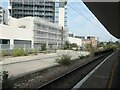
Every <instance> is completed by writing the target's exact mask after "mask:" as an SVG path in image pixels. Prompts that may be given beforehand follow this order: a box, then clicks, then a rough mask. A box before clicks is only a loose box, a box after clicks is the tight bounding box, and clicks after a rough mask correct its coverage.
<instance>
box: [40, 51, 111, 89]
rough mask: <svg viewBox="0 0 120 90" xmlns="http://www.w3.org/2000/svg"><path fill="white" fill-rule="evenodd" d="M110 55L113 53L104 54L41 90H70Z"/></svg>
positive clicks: (41, 87)
mask: <svg viewBox="0 0 120 90" xmlns="http://www.w3.org/2000/svg"><path fill="white" fill-rule="evenodd" d="M110 54H111V53H107V54H104V55H102V56H101V57H99V58H97V59H94V60H93V61H90V62H88V63H86V64H84V65H82V66H80V67H77V68H75V69H74V70H71V71H69V72H68V73H66V74H64V75H61V76H59V77H58V78H56V79H54V80H52V81H50V82H48V83H46V84H44V85H43V86H40V87H39V89H41V90H50V89H56V88H62V89H68V90H70V89H72V88H73V87H74V86H75V85H76V84H77V83H78V82H79V81H81V80H82V79H83V78H84V77H85V76H86V75H87V74H88V73H89V72H91V71H92V70H93V69H94V68H95V67H96V66H97V65H98V64H100V63H101V62H102V61H103V60H104V59H105V58H106V57H108V55H110Z"/></svg>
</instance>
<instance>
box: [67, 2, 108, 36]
mask: <svg viewBox="0 0 120 90" xmlns="http://www.w3.org/2000/svg"><path fill="white" fill-rule="evenodd" d="M79 3H80V2H79ZM80 4H81V3H80ZM72 5H73V4H72ZM67 6H69V7H70V8H71V9H72V10H74V11H75V12H77V13H78V14H80V15H81V16H82V17H84V18H85V19H86V20H87V21H89V22H90V23H91V24H93V25H94V26H96V27H98V29H101V30H102V32H103V30H104V29H103V28H101V27H100V26H98V25H96V24H95V23H94V22H92V21H91V20H90V19H89V18H88V17H86V16H85V15H83V14H82V13H80V12H79V11H78V9H77V10H76V9H75V8H73V7H72V6H71V5H69V4H67ZM74 7H75V6H74ZM84 9H85V8H84ZM96 21H97V20H96ZM97 22H98V21H97ZM99 23H100V22H99ZM103 35H104V34H103ZM105 36H106V35H105Z"/></svg>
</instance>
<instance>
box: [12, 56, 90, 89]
mask: <svg viewBox="0 0 120 90" xmlns="http://www.w3.org/2000/svg"><path fill="white" fill-rule="evenodd" d="M90 60H91V59H90V58H85V59H77V60H74V61H72V62H71V64H70V65H68V66H63V65H58V66H55V67H52V68H48V69H46V70H43V71H41V72H40V73H39V74H38V75H36V76H35V77H32V78H29V79H27V80H23V81H20V82H16V83H15V86H14V88H39V87H40V86H42V85H44V84H45V83H48V82H49V81H51V80H53V79H55V78H57V77H58V76H60V75H62V74H65V73H67V72H69V71H70V70H72V69H74V68H76V67H78V66H80V65H81V64H84V63H86V62H88V61H90Z"/></svg>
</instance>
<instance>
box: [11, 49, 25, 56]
mask: <svg viewBox="0 0 120 90" xmlns="http://www.w3.org/2000/svg"><path fill="white" fill-rule="evenodd" d="M23 54H24V50H23V49H21V48H15V49H13V56H14V57H17V56H22V55H23Z"/></svg>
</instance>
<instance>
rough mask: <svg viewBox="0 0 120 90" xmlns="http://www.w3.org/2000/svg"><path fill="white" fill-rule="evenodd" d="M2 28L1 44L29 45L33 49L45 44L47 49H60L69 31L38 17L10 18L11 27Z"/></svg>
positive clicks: (0, 30) (3, 26)
mask: <svg viewBox="0 0 120 90" xmlns="http://www.w3.org/2000/svg"><path fill="white" fill-rule="evenodd" d="M0 27H2V29H0V32H2V33H1V35H0V41H1V44H10V45H15V44H21V45H24V44H29V45H31V47H33V46H34V47H37V46H40V45H41V44H42V43H44V44H46V46H47V48H50V47H53V48H60V47H61V44H62V43H64V42H65V41H66V39H67V29H65V28H64V29H63V31H62V26H60V25H58V24H55V23H52V22H48V21H46V20H44V19H41V18H38V17H37V18H34V17H24V18H21V19H15V18H12V17H10V19H9V26H6V25H1V26H0ZM62 38H63V39H62Z"/></svg>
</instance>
